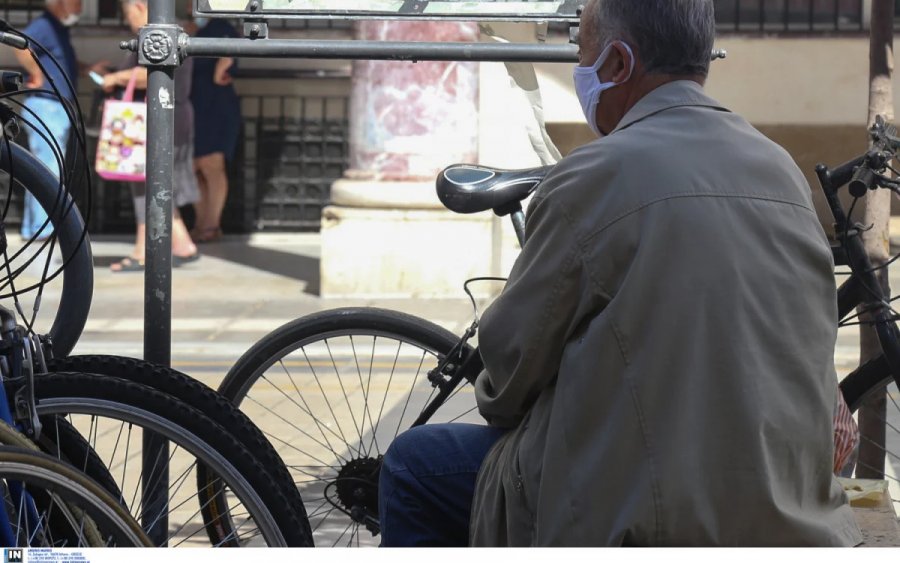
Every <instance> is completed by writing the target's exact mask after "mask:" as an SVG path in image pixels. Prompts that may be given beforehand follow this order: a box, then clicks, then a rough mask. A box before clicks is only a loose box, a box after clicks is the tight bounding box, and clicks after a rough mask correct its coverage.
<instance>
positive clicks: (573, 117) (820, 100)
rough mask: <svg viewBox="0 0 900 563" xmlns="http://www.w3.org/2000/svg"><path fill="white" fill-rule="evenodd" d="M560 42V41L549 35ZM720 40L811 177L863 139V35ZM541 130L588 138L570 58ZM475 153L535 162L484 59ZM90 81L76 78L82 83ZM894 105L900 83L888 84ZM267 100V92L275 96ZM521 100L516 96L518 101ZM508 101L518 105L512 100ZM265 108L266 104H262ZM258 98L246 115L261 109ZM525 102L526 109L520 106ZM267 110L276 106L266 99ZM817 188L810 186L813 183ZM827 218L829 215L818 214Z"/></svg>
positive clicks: (332, 79) (114, 54)
mask: <svg viewBox="0 0 900 563" xmlns="http://www.w3.org/2000/svg"><path fill="white" fill-rule="evenodd" d="M73 35H74V43H75V46H76V49H77V51H78V53H79V57H80V58H81V59H82V60H84V61H96V60H101V59H107V60H111V61H114V62H115V61H119V60H121V59H122V58H123V57H124V54H123V53H122V52H121V51H119V50H118V49H117V45H118V42H119V41H120V40H122V39H125V38H128V37H129V35H128V33H126V32H125V31H124V30H123V29H116V28H101V27H90V26H79V27H77V28H76V29H75V32H74V33H73ZM273 35H275V36H279V37H295V38H332V39H345V38H348V37H349V36H350V34H349V30H346V29H342V30H306V31H299V32H298V31H289V30H280V31H279V30H277V29H276V30H274V32H273ZM556 40H557V41H559V40H563V39H562V38H556ZM716 46H717V47H720V48H724V49H726V50H727V51H728V58H727V59H725V60H719V61H716V62H714V63H713V65H712V69H711V73H710V78H709V82H708V85H707V90H708V91H709V93H710V94H711V95H712V96H713V97H715V98H717V99H719V100H720V101H721V102H722V103H723V104H724V105H726V106H728V107H729V108H731V109H733V110H734V111H736V112H738V113H740V114H742V115H744V116H745V117H746V118H747V119H748V120H749V121H750V122H751V123H752V124H753V125H755V126H756V127H757V128H759V129H760V130H761V131H762V132H763V133H765V134H766V135H768V136H769V137H771V138H772V139H774V140H775V141H776V142H779V143H780V144H782V145H783V146H785V148H786V149H787V150H788V151H789V152H790V153H791V154H792V156H793V157H794V158H795V160H796V161H797V163H798V165H799V166H800V168H801V169H802V170H803V171H804V173H805V174H806V175H807V177H808V179H809V180H810V181H811V182H813V185H815V184H814V176H813V174H812V171H813V167H814V165H815V163H817V162H820V161H821V162H825V163H828V164H837V163H839V162H842V161H844V160H846V159H848V158H850V157H851V156H854V155H855V154H858V153H859V152H860V151H861V150H862V149H863V148H864V147H865V143H866V135H865V132H864V128H863V127H864V124H865V119H866V113H867V96H868V39H867V37H865V36H864V35H862V34H858V33H857V34H855V35H842V36H823V35H808V36H796V35H795V36H777V35H772V36H759V35H752V36H741V35H735V34H723V35H721V36H720V37H719V39H718V41H717V44H716ZM0 65H7V66H9V65H14V62H13V59H12V55H11V52H10V51H9V49H2V50H0ZM240 68H241V69H242V71H244V72H247V73H248V74H250V75H252V77H244V78H240V79H238V80H237V81H236V87H237V89H238V92H239V93H241V94H244V95H252V96H260V95H271V96H273V97H274V96H346V95H347V94H348V93H349V79H348V76H349V69H350V65H349V62H347V61H320V60H270V59H265V60H261V59H243V60H241V61H240ZM536 68H537V72H538V76H539V82H540V85H541V92H542V95H543V99H544V114H545V118H546V121H547V123H548V130H549V132H550V134H551V136H552V137H553V139H554V140H555V142H556V143H557V145H558V146H559V147H560V149H561V150H562V152H563V154H565V153H566V152H568V151H569V150H571V148H573V147H575V146H578V145H579V144H582V143H584V142H587V141H589V140H590V139H591V134H590V132H589V130H588V129H587V127H586V125H584V122H583V117H582V115H581V110H580V107H579V104H578V102H577V100H576V98H575V95H574V89H573V87H572V78H571V65H568V64H540V65H537V67H536ZM300 71H305V72H310V73H319V74H323V75H327V76H325V77H320V78H318V79H316V80H311V79H303V78H302V77H297V78H285V77H284V76H282V75H283V74H284V73H285V72H289V73H291V75H292V76H298V75H297V73H298V72H300ZM480 80H481V89H480V91H481V94H480V112H479V117H478V118H479V121H480V126H479V127H480V138H479V146H480V149H479V160H480V161H481V162H483V163H485V164H492V165H496V166H503V167H510V168H512V167H525V166H531V165H536V164H538V161H537V158H536V157H535V156H534V154H533V152H532V151H531V150H530V146H529V142H528V139H527V135H526V133H525V129H524V125H523V122H522V119H521V117H520V116H519V113H518V112H521V111H523V105H522V104H523V102H522V100H521V99H517V94H516V93H515V92H514V91H511V90H510V88H509V79H508V78H507V75H506V72H505V68H504V66H503V65H502V64H500V63H482V65H481V79H480ZM91 87H92V86H91V85H90V83H89V82H88V81H87V80H84V81H82V89H87V90H89V89H90V88H91ZM895 98H896V99H895V104H898V107H900V88H897V89H895ZM273 99H274V98H273ZM517 100H518V101H517ZM513 102H515V103H513ZM266 108H268V109H266ZM258 109H259V106H258V105H257V101H254V102H253V107H249V106H247V107H245V108H244V111H245V112H254V111H258ZM525 109H527V108H525ZM263 111H264V112H277V111H278V109H277V103H276V102H268V103H267V105H265V106H264V107H263ZM814 192H815V190H814ZM823 222H826V223H828V222H829V221H828V218H827V217H823Z"/></svg>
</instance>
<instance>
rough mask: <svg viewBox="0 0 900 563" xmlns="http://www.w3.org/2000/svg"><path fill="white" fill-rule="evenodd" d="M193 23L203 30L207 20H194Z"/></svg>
mask: <svg viewBox="0 0 900 563" xmlns="http://www.w3.org/2000/svg"><path fill="white" fill-rule="evenodd" d="M194 23H195V24H197V27H199V28H204V27H206V24H208V23H209V18H194Z"/></svg>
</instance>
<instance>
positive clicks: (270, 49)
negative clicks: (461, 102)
mask: <svg viewBox="0 0 900 563" xmlns="http://www.w3.org/2000/svg"><path fill="white" fill-rule="evenodd" d="M181 54H182V55H183V56H185V57H258V58H303V59H346V60H351V59H362V60H395V61H498V62H544V63H554V62H556V63H573V62H578V47H577V46H575V45H569V44H527V43H437V42H434V43H429V42H401V41H346V40H307V39H237V40H236V39H221V38H212V37H203V38H197V37H185V38H183V39H182V45H181Z"/></svg>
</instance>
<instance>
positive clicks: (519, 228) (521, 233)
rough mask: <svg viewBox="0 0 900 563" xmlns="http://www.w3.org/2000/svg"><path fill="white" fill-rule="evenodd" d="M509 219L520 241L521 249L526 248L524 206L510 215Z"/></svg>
mask: <svg viewBox="0 0 900 563" xmlns="http://www.w3.org/2000/svg"><path fill="white" fill-rule="evenodd" d="M509 218H510V220H511V221H512V224H513V229H515V231H516V238H517V239H519V247H522V246H525V213H523V212H522V206H521V205H520V206H519V209H518V210H516V211H513V212H512V213H510V214H509Z"/></svg>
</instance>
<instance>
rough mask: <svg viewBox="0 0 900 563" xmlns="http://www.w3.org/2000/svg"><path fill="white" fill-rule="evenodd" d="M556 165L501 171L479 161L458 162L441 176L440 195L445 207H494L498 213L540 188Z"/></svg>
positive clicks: (465, 210) (461, 210)
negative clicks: (469, 162)
mask: <svg viewBox="0 0 900 563" xmlns="http://www.w3.org/2000/svg"><path fill="white" fill-rule="evenodd" d="M551 168H553V166H541V167H539V168H529V169H528V170H500V169H499V168H489V167H487V166H478V165H475V164H454V165H452V166H448V167H447V168H445V169H444V170H443V171H442V172H441V173H440V174H438V177H437V182H436V183H437V195H438V199H440V200H441V203H443V204H444V207H446V208H447V209H449V210H450V211H453V212H456V213H478V212H479V211H487V210H488V209H493V210H494V211H496V212H497V214H498V215H505V214H507V213H509V212H510V211H509V210H507V209H505V208H507V207H509V206H512V205H514V204H517V203H518V202H520V201H522V200H523V199H525V198H526V197H528V196H529V195H530V194H531V192H533V191H534V190H535V188H537V186H538V184H540V183H541V181H542V180H543V179H544V176H546V175H547V172H549V171H550V169H551Z"/></svg>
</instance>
